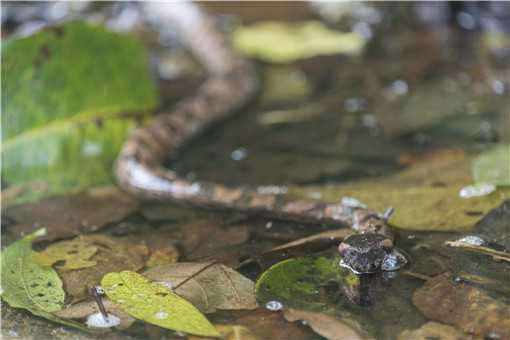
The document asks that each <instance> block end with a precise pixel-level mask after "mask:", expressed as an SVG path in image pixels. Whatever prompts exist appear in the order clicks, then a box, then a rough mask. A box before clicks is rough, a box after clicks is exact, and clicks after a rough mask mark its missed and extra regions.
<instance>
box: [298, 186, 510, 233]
mask: <svg viewBox="0 0 510 340" xmlns="http://www.w3.org/2000/svg"><path fill="white" fill-rule="evenodd" d="M460 189H461V187H457V186H447V187H433V186H420V187H395V186H394V185H390V184H375V183H371V184H370V185H364V186H360V187H347V186H336V187H335V186H326V187H308V188H296V189H294V190H293V191H292V194H293V195H294V196H295V197H298V198H309V193H311V192H319V193H320V194H321V200H324V201H328V202H338V201H339V200H340V199H341V198H342V197H344V196H348V197H354V198H356V199H358V200H360V201H361V202H363V203H365V204H366V205H368V206H369V207H370V208H371V209H372V210H374V211H384V210H386V209H387V208H388V207H393V208H395V214H394V215H393V216H392V218H391V224H392V225H394V226H395V227H397V228H399V229H406V230H441V231H446V230H467V229H470V228H472V227H473V226H474V224H475V223H476V222H477V221H478V220H479V219H480V215H482V214H485V213H487V212H488V211H489V210H490V209H492V208H494V207H496V206H497V205H498V204H500V202H501V201H502V200H504V199H505V198H507V197H509V196H510V191H509V190H502V189H500V190H497V191H496V192H494V193H492V194H491V195H488V196H483V197H473V198H470V199H464V198H461V197H460V196H459V190H460ZM307 196H308V197H307ZM413 202H415V203H416V204H413ZM472 212H476V213H475V214H473V213H472Z"/></svg>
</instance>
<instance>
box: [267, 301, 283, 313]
mask: <svg viewBox="0 0 510 340" xmlns="http://www.w3.org/2000/svg"><path fill="white" fill-rule="evenodd" d="M282 308H283V304H282V303H281V302H280V301H276V300H273V301H269V302H267V303H266V309H267V310H270V311H272V312H276V311H279V310H281V309H282Z"/></svg>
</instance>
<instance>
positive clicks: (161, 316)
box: [154, 311, 168, 320]
mask: <svg viewBox="0 0 510 340" xmlns="http://www.w3.org/2000/svg"><path fill="white" fill-rule="evenodd" d="M154 317H155V318H156V319H159V320H164V319H166V318H168V313H167V312H164V311H159V312H157V313H156V314H154Z"/></svg>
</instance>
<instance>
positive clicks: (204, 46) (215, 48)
mask: <svg viewBox="0 0 510 340" xmlns="http://www.w3.org/2000/svg"><path fill="white" fill-rule="evenodd" d="M144 6H158V7H157V8H156V9H155V8H152V10H154V9H155V10H156V12H157V13H158V15H159V16H161V19H162V20H164V21H165V22H171V23H172V25H173V26H174V27H175V29H176V31H177V34H178V37H179V38H180V39H181V41H182V43H183V44H184V45H185V47H186V48H187V49H189V51H190V52H191V53H192V55H194V57H195V58H196V59H197V60H198V61H199V62H200V63H201V64H202V65H203V66H204V68H205V69H206V71H207V73H208V77H207V79H206V80H205V81H204V82H203V83H202V84H201V85H200V86H199V87H198V88H197V89H196V91H195V92H194V93H193V95H191V96H189V97H187V98H183V99H182V100H180V101H179V102H178V103H177V104H175V105H174V106H173V107H172V108H171V109H170V110H168V111H163V112H159V113H158V114H157V115H155V117H154V118H153V119H152V121H151V122H149V123H148V124H147V125H145V126H142V127H140V128H138V129H135V130H134V131H133V132H132V133H131V134H130V136H129V137H128V139H127V140H126V142H125V143H124V145H123V146H122V148H121V150H120V152H119V155H118V157H117V159H116V161H115V165H114V173H115V177H116V179H117V182H118V184H119V186H120V187H121V188H122V189H123V190H125V191H126V192H128V193H130V194H132V195H134V196H135V197H137V198H139V199H141V200H150V201H163V202H174V203H180V204H186V205H191V206H197V207H206V208H214V209H229V210H235V211H239V212H243V213H248V214H257V215H262V216H268V217H271V218H278V219H283V220H291V221H298V222H307V223H318V224H332V225H341V226H346V225H348V226H352V227H354V229H356V231H358V234H355V235H352V236H350V237H348V238H347V239H345V240H344V242H342V244H340V246H339V252H340V253H341V254H342V255H343V258H344V262H345V263H347V264H348V265H350V266H351V267H352V268H353V269H355V270H356V271H358V272H371V271H374V270H378V269H380V268H381V266H382V263H383V259H384V258H385V256H386V254H388V253H389V252H390V251H391V250H392V249H393V235H392V234H391V231H390V228H389V226H388V223H387V219H388V218H387V216H382V215H379V214H375V213H373V212H370V211H369V210H368V209H366V208H365V207H363V206H352V205H350V204H345V203H324V202H319V201H307V200H300V199H294V198H292V197H289V196H288V195H287V194H286V193H282V192H274V191H271V190H267V187H247V186H235V187H232V186H226V185H224V184H222V183H212V182H207V181H199V180H197V181H190V180H188V179H186V178H185V177H183V176H180V175H179V174H177V173H176V172H175V171H173V170H171V169H169V168H167V167H165V166H164V162H165V160H167V159H168V158H169V157H170V156H172V155H175V153H176V152H177V150H178V149H179V148H180V147H182V146H183V145H184V144H185V143H187V142H189V141H190V140H191V139H192V138H194V137H195V136H197V135H198V134H200V133H201V132H203V131H204V130H206V129H207V128H208V127H210V126H211V125H213V124H215V123H217V122H220V121H222V120H224V119H225V118H227V117H229V116H230V115H232V114H234V113H236V112H239V111H240V109H241V108H243V107H244V106H245V105H246V104H247V103H249V102H250V101H251V100H253V98H254V97H255V96H256V94H257V93H258V89H259V81H258V77H257V73H256V69H255V66H254V64H253V63H252V62H250V61H249V60H247V59H245V58H244V57H243V56H241V55H240V54H239V53H237V52H236V51H235V50H234V49H233V48H232V47H231V45H230V43H229V40H228V38H227V36H226V35H225V34H223V33H221V32H220V31H219V30H218V29H217V28H216V25H215V22H214V20H213V18H212V17H211V16H209V15H207V14H206V13H205V12H204V11H203V10H202V9H200V8H199V7H198V6H197V5H196V4H193V3H191V2H180V3H172V4H168V3H167V4H165V3H157V4H152V3H146V4H145V5H144ZM268 191H269V192H268Z"/></svg>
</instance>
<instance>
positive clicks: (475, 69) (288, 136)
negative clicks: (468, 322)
mask: <svg viewBox="0 0 510 340" xmlns="http://www.w3.org/2000/svg"><path fill="white" fill-rule="evenodd" d="M209 6H210V7H211V8H213V9H214V10H215V11H217V12H219V13H225V12H228V13H234V14H235V13H239V12H241V13H242V14H244V16H245V18H248V20H256V19H257V18H258V17H259V16H261V17H263V18H265V14H266V11H265V10H263V9H262V10H261V11H263V13H264V15H262V14H260V13H259V12H257V10H256V8H258V7H257V6H255V7H254V8H255V9H254V10H253V11H251V12H247V10H246V9H245V8H244V5H242V6H241V7H239V6H235V5H234V4H228V5H227V4H224V5H220V4H211V5H209ZM278 6H280V5H278ZM281 6H284V5H281ZM285 6H286V7H285V8H286V9H285V10H281V11H276V10H275V11H274V13H272V15H274V16H275V18H273V19H276V20H281V19H282V18H284V17H287V16H290V17H292V13H293V10H294V12H295V17H296V18H307V17H311V16H313V15H315V14H312V13H311V12H310V11H309V10H308V9H306V8H303V6H302V4H297V3H296V4H287V5H285ZM293 6H295V7H293ZM416 6H417V7H420V6H422V5H416ZM423 6H424V5H423ZM278 8H279V7H278ZM370 8H372V10H374V11H376V12H375V13H378V14H377V15H379V16H380V22H378V23H374V24H367V22H366V21H363V20H361V19H359V18H358V19H352V20H353V21H352V22H349V21H347V22H344V21H342V22H341V23H339V24H337V26H339V27H344V26H345V25H349V24H350V25H351V26H352V27H356V24H358V26H357V27H358V29H362V28H360V27H365V28H364V30H365V33H366V34H370V35H371V36H372V38H371V39H370V40H369V41H368V43H367V44H368V45H367V48H366V52H365V53H364V54H363V55H362V56H360V57H347V56H327V57H315V58H312V59H307V60H304V61H300V62H295V63H292V64H286V65H281V66H277V65H269V64H267V63H263V62H258V64H257V66H258V69H259V72H260V76H261V78H262V79H263V81H264V86H263V87H262V89H261V96H260V98H259V99H258V100H256V101H255V102H253V103H252V104H251V105H249V106H248V107H246V108H245V109H243V110H242V112H240V113H239V114H238V115H236V116H235V117H232V118H231V119H229V120H227V121H225V122H224V123H222V124H219V125H217V126H215V127H214V128H212V129H210V130H209V131H207V132H206V133H205V134H203V135H202V136H199V137H198V138H196V139H195V140H193V141H192V142H191V143H190V144H189V145H187V146H186V147H185V148H183V149H182V150H181V153H180V155H179V156H178V157H177V159H176V160H173V161H171V162H169V166H171V167H174V168H175V169H177V170H178V171H179V172H180V173H182V174H186V176H188V177H189V178H200V179H206V180H212V181H218V182H225V183H228V184H262V185H268V184H277V185H283V186H287V185H289V186H290V185H296V184H299V185H314V186H317V185H319V186H322V185H332V184H335V185H345V186H346V187H349V186H353V185H354V186H355V185H362V186H363V185H370V183H374V182H377V181H382V182H384V181H385V180H386V179H387V178H389V177H391V176H395V175H398V174H399V173H401V172H402V171H405V170H406V169H408V168H410V167H412V166H413V165H414V164H416V163H418V162H420V161H423V159H425V160H426V159H428V158H427V157H429V156H430V155H436V156H437V155H441V152H444V151H445V150H446V151H448V150H449V151H451V150H457V151H458V150H461V151H458V152H460V153H461V155H462V156H461V158H462V159H468V158H469V157H471V156H472V155H475V154H477V153H479V152H480V151H483V150H485V149H487V148H489V147H490V146H491V145H493V143H496V142H506V143H508V141H509V139H510V138H509V137H510V136H509V131H510V125H509V116H508V107H510V105H509V104H510V101H509V95H508V93H509V87H510V83H509V79H510V69H509V66H510V63H509V62H510V57H509V51H508V49H506V50H504V49H501V48H499V46H498V45H497V44H494V43H492V44H491V43H490V41H491V40H490V39H489V38H490V36H489V34H491V32H488V31H487V30H476V29H474V28H473V29H471V26H470V24H469V22H467V21H469V18H474V17H473V16H472V14H469V15H470V17H466V15H468V13H467V12H462V13H464V17H463V15H462V14H461V15H460V18H461V19H459V20H460V24H461V26H462V25H463V26H464V28H462V27H459V20H457V22H455V20H453V23H451V22H448V21H445V22H442V23H441V22H429V23H424V22H421V23H420V22H419V21H418V20H417V18H416V16H415V10H416V9H415V8H413V6H412V5H411V4H398V5H397V4H392V5H389V4H382V5H377V6H375V7H370ZM259 10H260V8H259ZM457 18H458V17H457ZM462 18H464V19H462ZM466 18H468V19H466ZM508 19H509V16H508V13H507V17H506V20H508ZM463 20H464V21H463ZM466 20H467V21H466ZM360 23H365V26H363V25H361V24H360ZM450 24H451V25H450ZM360 25H361V26H360ZM367 27H368V28H367ZM344 28H345V27H344ZM367 30H368V31H367ZM367 32H368V33H367ZM506 38H507V39H508V37H506ZM507 47H508V44H507ZM282 72H283V73H284V74H294V75H297V76H294V77H287V78H288V79H286V80H285V82H278V81H277V82H276V83H274V80H272V79H273V78H275V77H276V76H275V77H273V75H274V74H278V73H282ZM197 74H198V73H195V72H192V73H190V75H188V81H187V82H184V83H183V85H182V84H181V86H180V88H178V89H176V85H175V83H173V82H172V81H163V80H162V81H161V82H160V83H161V88H162V93H163V96H166V98H165V101H168V103H172V102H174V101H176V100H177V99H178V98H179V97H180V96H181V95H182V94H183V93H189V90H192V88H193V87H194V86H195V84H196V83H197V82H199V79H200V76H199V75H197ZM271 82H273V83H271ZM303 86H305V87H306V88H308V90H306V91H303V90H299V88H302V87H303ZM295 88H298V90H294V89H295ZM268 89H269V90H268ZM275 89H278V90H279V91H281V92H282V93H281V94H280V99H278V98H277V99H274V98H273V99H271V98H270V97H271V96H270V94H274V92H275V91H276V90H275ZM287 89H288V91H286V90H287ZM293 92H295V93H293ZM264 98H266V99H264ZM267 98H269V99H267ZM282 112H283V113H282ZM296 117H297V118H296ZM445 155H446V156H444V157H446V158H448V157H456V155H457V156H458V153H455V152H451V153H445ZM437 157H440V156H437ZM431 159H432V160H431V162H432V161H433V160H434V158H431ZM460 176H469V173H468V174H467V175H466V173H465V171H464V169H459V177H460ZM411 182H412V183H402V187H406V188H407V187H410V186H412V185H416V186H419V185H423V184H429V180H428V178H427V173H424V175H423V178H414V179H413V180H412V181H411ZM367 183H368V184H367ZM455 183H457V182H455ZM447 184H448V183H447ZM394 185H395V188H396V189H398V188H399V185H400V184H399V183H397V184H394ZM438 185H439V186H441V185H444V183H443V184H441V183H440V184H438ZM339 199H340V197H339ZM410 204H416V209H420V202H410ZM151 212H152V214H151ZM203 219H207V220H208V221H219V222H216V223H217V224H219V225H221V226H222V227H221V228H223V229H225V230H231V229H232V228H235V227H237V226H239V225H241V224H242V225H243V226H246V227H247V228H248V230H249V231H250V237H249V239H248V240H247V241H243V242H241V243H239V244H235V245H229V244H228V237H229V236H228V235H227V236H225V237H226V238H227V241H226V242H225V243H226V244H225V245H224V246H223V247H221V248H218V249H216V248H214V247H212V248H211V249H210V250H208V249H207V246H206V245H204V244H201V245H200V247H204V248H205V249H203V250H202V252H200V251H199V252H197V251H196V250H194V251H189V252H188V251H187V250H184V252H183V254H181V255H182V258H183V260H198V259H201V260H203V259H219V260H220V261H223V262H225V263H229V264H231V265H232V266H236V265H238V264H239V263H240V262H242V261H243V260H245V259H246V258H248V257H249V256H250V255H251V254H256V253H260V252H263V251H266V250H268V249H271V248H272V247H274V246H277V245H279V244H282V243H285V242H287V241H290V240H293V239H298V238H300V237H304V236H307V235H313V234H315V233H317V232H319V231H323V230H326V229H328V226H313V225H301V224H297V223H285V222H278V221H270V220H267V219H262V218H256V217H255V218H252V217H245V216H238V215H237V214H236V213H215V212H204V211H196V210H187V209H180V208H175V207H173V208H171V209H166V208H162V209H159V210H158V208H154V207H152V208H151V207H147V206H146V207H145V208H144V209H142V213H136V214H133V215H131V216H130V217H129V218H127V219H126V220H125V221H124V222H122V223H120V224H118V223H117V224H112V225H109V227H108V228H107V229H106V232H107V233H109V234H112V235H122V236H125V237H127V238H131V239H137V238H138V239H140V238H141V239H146V241H147V242H148V243H150V242H153V239H156V238H164V237H168V238H171V239H174V240H179V238H181V237H182V231H180V229H178V228H177V229H176V228H175V226H179V225H182V224H183V223H189V224H194V223H195V224H196V223H197V222H198V221H203ZM4 223H5V221H4ZM268 223H271V224H270V225H268ZM268 226H269V227H268ZM506 228H507V229H508V227H506ZM3 233H4V234H5V237H7V239H8V240H11V239H15V238H17V237H16V236H15V235H9V231H8V230H7V231H6V230H5V228H4V230H3ZM464 234H465V232H458V233H455V232H442V233H441V232H427V231H412V230H411V231H398V230H397V237H396V244H397V245H398V247H399V248H400V249H402V250H403V251H404V252H405V253H407V254H408V255H409V257H410V264H409V265H408V266H407V267H405V268H404V269H402V270H400V271H399V272H397V273H396V274H395V275H396V277H394V278H392V279H390V280H388V281H386V282H385V283H384V284H383V285H382V286H379V287H378V293H377V294H376V298H375V303H374V304H373V305H372V306H369V307H366V306H365V307H362V306H357V305H354V304H352V303H350V302H349V301H348V300H347V299H346V297H345V296H343V295H341V294H339V292H338V289H331V290H327V292H326V295H325V297H324V296H323V297H322V298H323V299H325V300H328V299H329V302H328V307H327V309H328V311H331V309H333V310H334V313H335V314H336V315H339V316H345V315H348V316H349V317H350V318H353V319H355V320H356V321H357V322H358V323H359V324H360V325H361V327H362V328H363V329H364V330H365V331H367V332H368V333H369V334H370V335H372V336H373V337H375V338H377V339H396V338H397V336H398V335H399V334H401V332H402V331H403V330H404V329H416V328H419V327H420V326H421V325H422V324H424V323H425V322H426V321H428V320H429V318H427V317H426V316H425V315H424V314H422V313H421V312H420V311H419V310H418V309H417V308H416V306H415V305H414V304H413V302H412V296H413V294H414V292H415V291H416V289H418V288H420V287H422V286H423V284H424V278H426V277H433V276H435V275H438V274H440V273H442V272H445V271H450V272H452V273H453V274H452V275H453V277H462V278H463V279H464V280H468V279H469V278H471V279H473V277H477V278H479V280H478V281H477V280H474V279H473V280H471V281H470V285H473V286H475V287H480V288H481V289H482V290H483V291H484V292H485V293H486V294H488V295H489V296H490V297H492V298H495V299H496V300H499V301H500V302H502V303H506V304H507V306H508V303H510V300H509V299H508V296H509V295H508V294H509V290H508V283H509V276H508V275H509V270H510V268H509V267H508V265H507V264H505V263H502V262H494V261H492V260H491V259H490V258H489V257H487V256H485V255H480V254H475V253H466V252H463V251H461V250H456V249H455V250H454V249H451V248H446V247H444V246H443V244H444V242H445V241H447V240H454V239H457V238H459V237H460V236H462V235H464ZM148 235H149V237H147V236H148ZM151 235H152V236H151ZM197 237H199V238H200V237H201V236H197ZM202 241H204V239H202ZM223 241H225V240H223ZM242 270H243V271H244V272H245V274H246V275H248V276H250V277H251V278H253V279H256V278H257V276H258V275H259V274H260V268H259V269H253V268H242ZM420 275H421V277H420ZM468 281H469V280H468ZM337 288H338V287H337ZM4 308H5V310H4V316H3V318H4V327H3V328H4V329H3V331H2V332H3V334H4V336H6V337H9V338H17V337H18V336H19V337H23V336H28V335H29V334H34V336H35V337H36V338H39V336H41V337H55V338H66V339H70V338H74V337H77V338H84V339H85V338H88V337H89V336H88V335H83V334H82V333H77V332H74V331H67V330H63V329H62V328H60V327H58V326H57V327H53V326H50V327H49V328H48V327H47V326H46V322H45V321H41V320H35V319H33V318H32V317H27V316H26V315H25V313H23V312H18V311H14V310H12V309H10V308H6V307H4ZM209 318H210V320H211V321H213V322H220V323H233V324H241V325H245V326H247V327H248V328H250V327H253V332H254V333H255V334H257V335H258V336H260V337H264V338H272V339H282V338H289V339H290V338H292V339H315V338H320V337H319V336H318V335H316V334H314V333H313V332H312V331H311V330H310V329H309V328H308V327H305V326H302V325H298V324H290V323H288V322H286V321H285V320H284V319H283V318H282V317H281V316H280V315H278V313H275V312H270V311H267V310H264V309H263V308H261V309H259V310H256V311H241V312H225V311H223V312H218V313H215V314H213V315H210V316H209ZM436 321H437V320H436ZM23 325H24V326H23ZM254 325H255V326H254ZM27 329H33V331H32V330H27ZM124 336H129V337H133V338H140V339H142V338H147V337H148V336H150V337H151V338H152V339H160V338H174V337H175V334H173V333H171V332H166V331H161V330H159V329H155V328H154V327H146V326H144V325H142V324H141V323H138V324H135V326H133V327H132V328H131V329H130V330H129V331H127V332H125V333H116V334H115V335H112V337H114V338H122V337H124ZM500 339H503V338H500Z"/></svg>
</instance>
